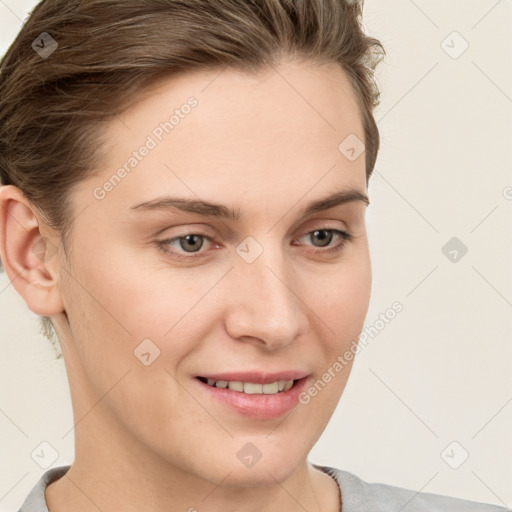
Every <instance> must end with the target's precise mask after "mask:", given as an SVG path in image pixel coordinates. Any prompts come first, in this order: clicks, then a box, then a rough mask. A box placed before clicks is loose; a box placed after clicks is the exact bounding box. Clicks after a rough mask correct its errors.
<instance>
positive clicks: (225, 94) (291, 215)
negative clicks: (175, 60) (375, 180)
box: [0, 60, 371, 512]
mask: <svg viewBox="0 0 512 512" xmlns="http://www.w3.org/2000/svg"><path fill="white" fill-rule="evenodd" d="M219 73H220V71H215V72H204V71H194V72H187V73H185V74H182V75H179V76H175V77H172V78H168V77H167V78H165V79H163V80H161V81H160V82H159V83H158V84H157V85H156V86H155V87H152V88H151V89H150V90H148V91H147V92H146V94H145V95H143V96H141V99H140V100H139V101H138V102H137V103H136V104H134V105H133V106H131V107H130V108H129V109H128V110H126V111H125V112H124V113H123V114H122V115H121V116H119V117H118V118H113V120H112V121H110V122H109V123H108V124H107V125H106V126H105V157H104V165H103V166H102V168H101V169H97V170H96V171H97V173H96V175H95V176H92V177H90V178H88V179H86V180H84V181H82V182H81V183H80V184H79V186H77V187H76V188H75V189H73V190H72V193H71V196H72V201H73V207H74V218H75V221H74V224H73V232H72V236H71V239H70V240H71V242H70V247H71V252H70V255H69V259H67V257H66V254H64V252H63V251H62V245H61V244H60V238H59V233H56V232H55V231H53V230H51V229H50V228H49V227H48V226H47V225H46V224H45V223H44V221H43V219H42V217H41V216H40V214H39V212H38V210H37V209H36V208H35V207H34V206H33V205H32V204H31V203H30V202H29V201H28V200H27V199H26V198H25V197H24V196H23V195H22V194H21V192H20V191H19V189H17V188H16V187H13V186H5V187H2V188H1V189H0V204H1V210H0V211H1V214H0V215H1V217H0V220H1V224H0V226H1V230H0V233H1V245H0V250H1V257H2V261H3V263H4V266H5V270H6V272H7V274H8V277H9V278H10V280H11V281H13V283H12V284H13V286H14V287H15V288H16V290H17V291H18V292H19V293H20V295H21V296H22V297H23V299H24V300H25V302H26V303H27V305H28V306H29V308H30V309H31V310H32V311H33V312H34V313H36V314H39V315H47V316H50V317H51V319H52V321H53V323H54V325H55V328H56V330H57V334H58V336H59V340H60V343H61V348H62V352H63V355H64V360H65V364H66V369H67V374H68V379H69V384H70V389H71V398H72V404H73V414H74V424H75V426H74V430H73V431H72V434H73V435H74V436H75V461H74V463H73V465H72V466H71V468H70V469H69V471H68V473H67V474H66V475H65V476H64V477H62V478H60V479H59V480H57V481H56V482H54V483H52V484H51V485H49V486H48V488H47V490H46V500H47V503H48V506H49V510H50V511H51V512H63V511H65V510H74V511H76V512H86V511H87V512H89V511H94V512H97V510H98V508H99V509H101V510H104V511H107V510H121V509H122V510H123V511H125V512H131V511H140V510H151V511H154V512H160V511H162V512H163V511H166V512H167V511H168V510H193V509H192V507H194V508H195V509H196V510H198V511H201V510H208V511H212V512H216V511H223V512H229V511H235V510H236V511H240V510H243V511H246V512H256V511H258V512H260V511H278V510H279V511H283V510H284V511H299V510H300V511H303V510H304V509H305V510H308V511H319V510H322V511H323V512H325V511H327V512H334V511H338V510H339V507H340V498H341V499H342V497H340V495H339V491H338V486H337V484H336V483H335V481H334V480H333V479H332V478H331V477H329V476H328V475H326V474H325V473H323V472H321V471H319V470H317V469H315V468H313V466H312V465H311V463H310V462H309V460H308V453H309V452H310V450H311V448H312V447H313V446H314V444H315V443H316V442H317V440H318V439H319V437H320V435H321V434H322V432H323V431H324V429H325V427H326V425H327V423H328V421H329V419H330V418H331V416H332V414H333V412H334V410H335V408H336V406H337V404H338V401H339V399H340V397H341V395H342V393H343V390H344V388H345V385H346V382H347V379H348V377H349V374H350V371H351V367H352V362H350V363H349V364H348V365H347V366H346V367H345V368H344V369H343V371H340V372H339V373H337V374H336V377H335V378H333V379H332V380H331V381H330V382H329V383H328V384H327V385H326V386H325V388H324V389H323V390H322V391H321V392H319V393H318V395H317V396H315V397H313V398H311V400H310V401H309V403H308V404H300V403H299V404H298V405H297V406H296V407H295V408H294V409H293V411H292V412H291V413H289V414H288V415H287V416H283V417H280V418H277V419H272V420H257V419H251V418H247V417H244V416H242V415H240V414H238V413H236V412H233V411H231V410H229V409H228V408H227V407H226V406H225V405H223V404H220V403H217V402H216V401H213V400H212V399H211V398H210V397H209V396H207V395H206V393H204V392H201V391H200V390H199V389H198V387H197V384H196V383H195V382H194V381H193V377H195V376H196V375H204V374H208V373H215V372H221V371H230V370H253V369H260V368H262V369H265V370H266V371H277V370H281V369H301V370H306V371H308V372H309V373H310V379H311V383H314V382H315V381H317V380H318V379H319V378H320V377H321V376H322V374H323V373H324V372H326V371H327V370H328V368H330V367H332V366H333V364H334V362H335V361H336V358H337V357H338V356H339V355H341V354H343V353H344V352H345V351H346V350H347V349H348V348H349V347H350V344H351V342H352V341H353V340H354V339H357V336H358V334H359V333H360V332H361V330H362V328H363V324H364V319H365V316H366V313H367V310H368V305H369V299H370V289H371V265H370V257H369V247H368V240H367V234H366V226H365V212H366V206H367V205H366V204H365V203H364V202H362V201H353V202H348V203H345V204H342V205H339V206H336V207H334V208H331V209H328V210H324V211H321V212H317V213H314V214H312V215H310V216H309V217H306V218H301V217H300V216H299V211H300V210H301V209H302V208H303V207H304V206H305V205H307V204H309V203H310V202H311V201H313V200H316V199H320V198H323V197H326V196H327V195H329V194H331V193H332V192H334V191H339V190H344V189H347V188H357V189H358V190H360V191H362V192H364V193H366V194H367V188H366V175H365V159H364V153H363V154H362V155H361V157H360V158H358V159H356V160H355V161H350V160H349V159H347V158H345V156H344V155H343V154H342V153H341V152H340V151H339V150H338V146H339V144H340V143H341V142H342V141H343V140H344V139H345V137H347V136H348V135H349V134H351V133H352V134H355V135H357V137H359V139H361V140H364V131H363V127H362V123H361V118H360V115H359V111H358V108H357V104H356V99H355V95H354V93H353V91H352V89H351V87H350V85H349V81H348V78H347V76H346V75H345V73H344V72H343V71H342V69H341V68H340V67H339V66H338V65H336V64H329V65H324V66H319V65H315V64H313V63H304V62H302V63H298V62H295V61H291V60H286V61H283V62H281V64H280V65H279V66H277V67H276V69H275V70H274V69H268V70H266V71H264V72H259V73H258V74H257V75H249V74H247V73H241V72H238V71H234V70H230V69H226V70H224V71H223V72H222V73H220V74H219ZM190 96H194V97H195V98H196V99H197V101H198V106H197V107H196V108H195V109H193V110H192V112H191V113H190V114H189V115H188V116H186V117H185V118H184V119H182V120H181V122H180V124H179V125H178V126H177V127H176V128H175V129H174V130H173V132H172V134H170V135H167V136H165V137H164V138H163V140H162V142H161V143H159V144H158V146H157V147H156V148H155V149H153V150H152V151H151V152H150V153H149V155H148V156H146V157H145V158H144V159H143V160H142V161H141V162H140V163H139V164H138V166H137V167H136V168H135V169H134V170H133V171H132V172H131V173H130V174H128V175H127V176H126V177H125V178H124V179H123V180H122V181H121V183H119V184H117V185H116V186H115V188H114V189H113V190H111V191H110V192H109V193H108V194H107V195H106V197H105V198H104V199H102V200H98V199H96V198H95V197H94V195H93V190H94V188H95V187H98V186H102V184H103V183H105V181H106V180H108V179H109V177H111V176H112V174H113V173H114V172H115V171H116V169H118V168H119V167H120V166H121V165H123V163H124V162H125V161H126V160H127V158H128V157H129V156H130V155H131V154H132V152H133V151H134V150H136V149H138V148H139V147H140V146H141V145H142V144H144V142H145V140H146V137H147V136H148V134H150V133H151V132H152V130H153V129H154V128H155V126H157V125H158V124H159V123H160V122H162V121H163V120H165V119H168V117H169V116H168V115H166V112H167V111H169V112H170V111H172V110H174V109H175V108H179V107H180V105H183V104H184V103H185V102H186V100H187V98H189V97H190ZM164 164H165V165H164ZM165 194H169V195H171V194H172V195H174V196H180V197H184V198H189V199H198V198H200V199H202V200H207V201H214V202H217V203H222V204H224V205H226V206H229V207H232V208H239V209H240V211H241V212H242V214H243V215H244V220H242V221H230V220H226V219H222V220H221V219H218V218H214V217H204V216H200V215H198V214H191V213H183V212H179V211H178V210H160V211H151V212H139V211H136V210H131V209H130V208H131V206H133V205H135V204H137V203H140V202H142V201H146V200H150V199H154V198H156V197H160V196H162V195H165ZM317 229H319V230H321V229H340V230H344V231H349V232H350V233H351V234H352V235H353V239H352V240H351V241H345V242H343V239H342V238H341V237H339V236H338V235H336V234H335V233H333V234H332V241H331V242H330V243H327V245H328V247H324V245H325V243H324V244H322V242H321V240H320V239H319V237H317V236H315V235H314V234H311V232H313V231H315V230H317ZM197 232H199V233H204V234H206V235H207V237H205V238H201V239H200V240H198V242H196V247H199V246H200V245H201V242H202V246H201V247H200V248H199V249H198V250H199V253H202V256H201V257H200V258H196V259H193V255H194V254H196V253H195V252H194V249H193V248H192V247H193V246H189V245H187V243H186V240H183V239H181V242H182V243H181V245H180V241H179V240H178V241H175V242H173V243H172V244H170V245H168V248H169V250H170V251H174V252H175V253H180V254H183V255H184V256H190V257H191V259H190V261H189V262H187V261H182V260H178V259H176V258H174V257H172V255H171V254H165V253H163V252H162V251H161V250H160V249H159V248H158V247H157V245H156V244H155V241H156V240H165V239H170V238H172V237H178V236H184V235H186V234H194V233H197ZM308 233H309V234H308ZM327 234H329V233H327ZM249 236H251V237H253V238H254V239H255V240H256V241H257V242H258V243H259V244H260V246H261V247H262V248H263V252H262V254H261V255H260V256H259V257H258V258H257V259H256V260H255V261H254V262H252V263H251V264H248V263H247V262H246V261H245V260H244V259H243V258H241V257H240V256H239V255H238V254H237V252H236V248H237V246H238V245H239V244H241V242H242V241H243V240H244V239H245V238H246V237H249ZM42 237H45V238H47V239H49V240H50V241H51V243H52V244H54V245H55V246H57V247H58V248H59V250H58V251H57V252H56V253H55V254H54V255H53V256H51V257H49V258H48V259H47V260H46V261H43V259H42V258H38V257H36V255H35V254H34V246H35V245H36V244H38V243H39V244H40V243H41V238H42ZM208 237H209V238H208ZM341 243H344V244H345V245H344V246H343V248H342V249H341V251H340V252H338V253H332V254H328V253H326V252H325V251H326V250H327V249H329V248H331V247H335V246H337V245H340V244H341ZM322 251H323V252H322ZM146 338H149V339H151V340H152V341H153V343H154V344H155V345H157V346H158V348H159V349H160V356H159V357H158V358H156V359H155V360H154V362H153V363H152V364H151V365H149V366H144V365H143V364H141V362H140V360H139V359H138V358H137V357H135V356H134V350H135V349H136V347H137V346H138V345H139V344H140V343H141V341H142V340H144V339H146ZM248 442H251V443H253V444H254V445H255V446H257V448H258V449H259V450H260V452H261V454H262V457H261V459H260V460H259V461H258V463H257V464H255V465H254V466H253V467H251V468H248V467H246V466H245V465H243V464H242V463H241V462H240V460H239V459H238V457H237V452H238V451H239V450H240V449H241V448H242V447H243V446H244V445H245V444H246V443H248Z"/></svg>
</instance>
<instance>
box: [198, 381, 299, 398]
mask: <svg viewBox="0 0 512 512" xmlns="http://www.w3.org/2000/svg"><path fill="white" fill-rule="evenodd" d="M207 380H208V385H209V386H213V387H218V388H229V389H231V390H232V391H238V392H240V393H247V394H248V395H256V394H264V395H275V394H276V393H280V392H281V391H288V390H289V389H290V388H291V387H292V386H293V380H279V381H276V382H271V383H269V384H256V383H254V382H241V381H229V382H228V381H225V380H215V379H207Z"/></svg>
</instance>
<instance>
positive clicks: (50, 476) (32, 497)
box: [18, 466, 71, 512]
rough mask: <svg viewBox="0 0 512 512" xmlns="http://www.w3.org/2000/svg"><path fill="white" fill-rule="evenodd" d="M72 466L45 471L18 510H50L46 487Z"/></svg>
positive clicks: (43, 511) (23, 511)
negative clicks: (46, 498) (46, 497)
mask: <svg viewBox="0 0 512 512" xmlns="http://www.w3.org/2000/svg"><path fill="white" fill-rule="evenodd" d="M70 467H71V466H58V467H55V468H51V469H49V470H48V471H46V472H45V473H43V475H42V476H41V478H40V479H39V480H38V481H37V483H36V485H35V486H34V487H33V488H32V490H31V491H30V492H29V494H28V496H27V497H26V498H25V501H24V502H23V504H22V505H21V508H20V509H19V510H18V512H48V507H47V506H46V500H45V495H44V492H45V490H46V487H48V485H50V484H51V483H52V482H54V481H55V480H57V479H59V478H60V477H61V476H63V475H64V474H65V473H66V472H67V471H68V469H69V468H70Z"/></svg>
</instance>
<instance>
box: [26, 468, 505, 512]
mask: <svg viewBox="0 0 512 512" xmlns="http://www.w3.org/2000/svg"><path fill="white" fill-rule="evenodd" d="M313 466H314V467H315V468H317V469H319V470H321V471H323V472H324V473H327V474H328V475H330V476H331V477H332V478H334V480H335V481H336V482H337V483H338V485H339V488H340V492H341V497H342V501H343V507H342V509H341V510H340V512H399V511H400V512H512V509H510V508H504V507H500V506H496V505H487V504H485V503H477V502H475V501H467V500H462V499H459V498H452V497H450V496H443V495H440V494H432V493H423V492H416V491H413V490H410V489H405V488H402V487H395V486H393V485H388V484H380V483H368V482H365V481H364V480H361V479H360V478H359V477H357V476H356V475H354V474H352V473H349V472H348V471H343V470H341V469H336V468H331V467H329V466H319V465H317V464H313ZM70 467H71V466H59V467H55V468H51V469H49V470H47V471H46V472H45V473H44V474H43V476H41V478H40V479H39V481H38V482H37V484H36V485H35V486H34V487H33V488H32V490H31V491H30V493H29V494H28V496H27V497H26V498H25V501H24V502H23V504H22V505H21V508H20V509H19V511H18V512H48V507H47V506H46V501H45V497H44V491H45V489H46V487H47V486H48V485H49V484H50V483H51V482H53V481H55V480H57V479H59V478H60V477H61V476H63V475H64V474H65V473H66V472H67V470H68V469H69V468H70Z"/></svg>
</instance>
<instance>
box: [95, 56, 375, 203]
mask: <svg viewBox="0 0 512 512" xmlns="http://www.w3.org/2000/svg"><path fill="white" fill-rule="evenodd" d="M348 136H356V137H357V138H358V139H359V140H360V141H364V131H363V126H362V120H361V117H360V113H359V108H358V104H357V99H356V96H355V94H354V92H353V90H352V87H351V85H350V81H349V79H348V77H347V75H346V74H345V72H344V71H343V70H342V68H341V67H340V66H339V65H338V64H336V63H333V64H329V65H322V66H320V65H318V64H314V63H309V62H290V61H289V62H283V63H282V64H280V65H279V66H276V67H275V68H272V67H269V68H267V69H265V70H264V71H261V72H258V73H247V72H242V71H238V70H234V69H229V68H228V69H224V70H214V71H213V70H212V71H192V72H191V71H188V72H185V73H181V74H179V75H176V76H172V77H165V78H162V79H161V80H159V81H158V82H156V83H155V84H153V85H152V86H151V88H148V89H147V90H146V91H145V92H144V94H143V95H141V97H140V99H138V100H137V102H136V103H134V104H133V105H132V106H131V107H130V108H129V109H127V110H125V111H124V112H123V113H122V114H120V115H119V116H118V117H117V118H114V119H113V120H112V122H110V123H109V124H108V125H106V132H105V145H104V148H105V152H104V154H105V155H106V157H105V165H104V166H103V167H102V170H103V172H102V174H101V179H100V181H98V178H96V179H95V182H94V183H95V185H98V184H99V185H101V184H102V183H104V182H105V180H108V179H109V177H110V176H112V174H113V173H115V172H116V170H118V169H119V168H121V167H123V168H124V169H125V171H127V172H123V173H122V174H123V175H124V177H123V179H122V181H121V182H119V183H116V184H115V186H114V187H113V190H111V191H109V193H108V197H109V199H110V200H112V201H117V204H122V205H124V206H126V207H127V208H129V207H130V206H131V205H132V204H134V201H135V200H137V201H136V202H139V203H140V202H142V201H144V200H149V199H153V198H154V197H156V196H157V195H158V194H162V193H163V192H172V193H173V194H176V193H181V194H182V195H184V196H187V197H194V196H195V198H196V199H197V198H201V199H206V200H207V199H212V198H217V197H219V196H222V197H226V198H227V197H229V196H232V195H234V194H236V195H237V196H239V197H240V194H242V195H243V197H244V198H246V199H249V198H250V197H251V196H252V194H254V199H257V198H258V197H260V198H261V197H265V195H267V196H268V192H269V186H271V187H272V190H273V191H274V192H275V193H277V192H276V191H279V190H282V191H285V190H286V191H287V195H291V196H292V197H295V198H296V199H297V200H298V199H299V196H303V195H305V194H306V193H307V191H308V190H311V189H312V188H313V187H314V186H315V183H318V186H319V187H320V188H321V189H322V191H325V190H329V189H331V188H332V187H336V189H339V188H340V186H339V185H343V184H348V185H351V186H357V185H359V188H361V189H362V188H365V186H366V175H365V165H364V154H363V155H361V157H360V158H358V159H357V160H355V161H350V160H349V159H347V158H346V156H345V155H344V154H343V153H342V152H341V151H340V149H339V146H340V144H341V143H342V142H343V140H344V139H346V138H347V137H348ZM143 147H146V148H150V149H149V150H148V149H146V150H144V156H143V157H141V156H140V155H138V156H137V157H135V156H134V153H137V152H138V150H139V149H141V148H143ZM139 153H140V152H139ZM130 160H131V162H130V163H129V161H130ZM127 163H128V165H127ZM320 182H321V183H320ZM319 193H321V191H319ZM317 195H318V194H317ZM128 202H130V205H128Z"/></svg>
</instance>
